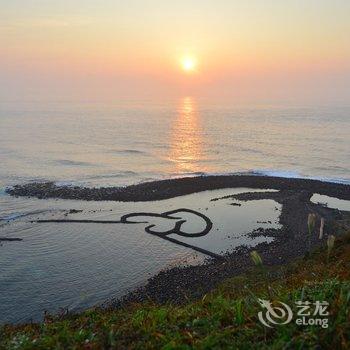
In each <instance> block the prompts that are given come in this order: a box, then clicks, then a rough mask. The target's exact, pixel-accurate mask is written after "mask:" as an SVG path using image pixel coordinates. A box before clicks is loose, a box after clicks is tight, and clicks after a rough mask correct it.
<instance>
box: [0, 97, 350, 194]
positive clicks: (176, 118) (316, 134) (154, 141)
mask: <svg viewBox="0 0 350 350" xmlns="http://www.w3.org/2000/svg"><path fill="white" fill-rule="evenodd" d="M349 135H350V107H341V106H337V107H334V106H333V107H322V108H321V107H314V108H312V107H305V108H301V107H266V106H256V107H253V106H252V107H238V106H235V104H234V103H233V102H208V101H202V100H200V99H195V98H191V97H184V98H180V99H177V100H170V101H166V102H162V101H157V102H151V101H123V102H117V101H116V102H113V103H74V102H61V103H58V102H45V103H42V102H26V103H23V102H21V103H19V102H11V103H4V102H3V103H0V161H1V167H0V187H1V188H2V189H4V187H5V186H11V185H14V184H17V183H25V182H30V181H56V182H58V183H63V184H67V183H68V184H77V185H84V186H125V185H129V184H134V183H139V182H144V181H150V180H156V179H164V178H173V177H183V176H194V175H205V174H222V173H240V172H248V173H257V174H268V175H277V176H287V177H313V178H321V179H328V180H332V181H342V182H349V181H350V172H349V169H350V157H349V150H350V138H349Z"/></svg>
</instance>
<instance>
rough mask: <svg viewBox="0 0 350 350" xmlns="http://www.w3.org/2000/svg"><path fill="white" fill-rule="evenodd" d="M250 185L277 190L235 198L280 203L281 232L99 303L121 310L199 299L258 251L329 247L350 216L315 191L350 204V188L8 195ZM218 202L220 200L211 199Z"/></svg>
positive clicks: (273, 253)
mask: <svg viewBox="0 0 350 350" xmlns="http://www.w3.org/2000/svg"><path fill="white" fill-rule="evenodd" d="M237 187H246V188H252V189H275V190H278V192H246V193H244V194H238V195H234V196H232V198H236V199H239V200H242V201H249V200H260V199H273V200H275V201H277V202H278V203H280V204H282V211H281V215H280V218H279V221H280V224H281V225H282V228H281V229H267V230H264V231H260V232H251V233H250V234H251V235H254V234H255V233H259V234H260V235H261V234H263V235H266V236H270V237H274V240H273V242H271V243H260V244H258V245H257V246H255V247H254V248H249V247H244V246H243V247H240V248H239V249H237V250H235V251H233V252H231V253H228V254H226V255H225V256H224V257H223V259H210V260H208V261H207V262H206V263H204V264H201V265H196V266H182V267H172V268H169V269H165V270H163V271H161V272H159V273H158V274H157V275H155V276H153V277H151V278H150V279H148V281H147V282H146V284H145V285H143V286H141V287H140V288H138V289H136V290H131V291H130V292H129V293H127V294H126V295H125V296H124V297H121V298H118V299H113V298H111V299H109V300H107V301H105V302H104V303H102V304H100V306H102V307H103V308H120V307H123V306H126V305H128V304H130V303H135V302H136V303H139V302H145V301H151V302H155V303H159V304H164V303H169V302H171V303H175V304H181V303H183V302H186V301H188V300H191V299H198V298H200V297H202V296H203V295H205V294H206V293H208V292H210V291H211V290H213V289H214V288H215V287H217V286H218V285H219V284H220V283H221V282H223V281H224V280H226V279H227V278H231V277H234V276H237V275H239V274H241V273H244V272H245V271H247V270H248V269H250V268H251V267H252V262H251V259H250V252H251V251H252V250H256V251H257V252H258V253H259V254H260V255H261V257H262V259H263V261H264V265H267V266H275V265H284V264H286V263H289V262H291V261H294V260H296V259H297V258H300V257H303V256H305V255H307V254H309V251H311V250H314V249H316V248H317V247H319V246H321V245H326V240H327V235H330V234H335V235H337V223H338V222H340V221H342V222H343V221H344V220H345V222H346V223H349V222H350V212H342V211H339V210H338V209H332V208H328V207H325V206H324V205H322V204H319V203H313V202H311V201H310V198H311V196H312V195H313V194H314V193H319V194H323V195H328V196H331V197H336V198H339V199H344V200H350V185H345V184H337V183H328V182H322V181H319V180H309V179H295V178H293V179H288V178H276V177H267V176H255V175H254V176H251V175H227V176H209V177H193V178H182V179H171V180H162V181H152V182H148V183H142V184H138V185H132V186H128V187H123V188H120V187H111V188H91V189H90V188H81V187H69V186H56V185H55V184H54V183H31V184H26V185H17V186H14V187H13V188H12V189H8V190H7V191H6V192H7V193H8V194H10V195H13V196H27V197H36V198H41V199H46V198H60V199H74V200H89V201H91V200H95V201H103V200H114V201H124V202H129V201H144V202H146V201H154V200H162V199H168V198H172V197H177V196H182V195H187V194H191V193H195V192H201V191H207V190H214V189H223V188H237ZM213 199H214V200H218V199H215V198H213ZM309 213H315V214H316V215H317V223H316V230H317V229H318V227H319V224H320V219H321V217H322V218H324V219H325V222H326V225H325V234H324V237H323V239H322V240H320V239H319V238H318V232H316V231H315V232H314V233H313V234H312V235H311V236H310V234H309V233H308V227H307V219H308V214H309Z"/></svg>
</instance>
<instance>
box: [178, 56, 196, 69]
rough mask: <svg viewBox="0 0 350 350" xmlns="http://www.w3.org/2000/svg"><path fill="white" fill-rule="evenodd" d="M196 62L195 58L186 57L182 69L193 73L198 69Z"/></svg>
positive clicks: (182, 62)
mask: <svg viewBox="0 0 350 350" xmlns="http://www.w3.org/2000/svg"><path fill="white" fill-rule="evenodd" d="M196 64H197V62H196V60H195V59H194V58H193V57H184V58H183V59H182V61H181V65H182V69H183V70H184V71H186V72H191V71H193V70H194V69H195V68H196Z"/></svg>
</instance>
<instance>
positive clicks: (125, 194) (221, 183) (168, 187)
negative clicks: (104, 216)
mask: <svg viewBox="0 0 350 350" xmlns="http://www.w3.org/2000/svg"><path fill="white" fill-rule="evenodd" d="M237 187H247V188H259V189H275V190H307V191H310V192H311V191H312V192H315V193H319V194H323V195H328V196H333V197H337V198H339V199H345V200H350V184H343V183H336V182H326V181H321V180H315V179H303V178H285V177H273V176H264V175H262V176H260V175H209V176H195V177H184V178H176V179H167V180H155V181H150V182H144V183H140V184H135V185H129V186H125V187H117V186H115V187H98V188H97V187H92V188H87V187H79V186H66V185H64V186H58V185H56V184H55V183H54V182H32V183H27V184H22V185H14V186H12V187H10V188H6V189H5V192H6V193H7V194H9V195H11V196H21V197H35V198H39V199H48V198H60V199H74V200H87V201H104V200H106V201H120V202H146V201H154V200H162V199H169V198H173V197H178V196H183V195H187V194H192V193H196V192H202V191H207V190H216V189H224V188H237Z"/></svg>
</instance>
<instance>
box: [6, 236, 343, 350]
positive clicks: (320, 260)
mask: <svg viewBox="0 0 350 350" xmlns="http://www.w3.org/2000/svg"><path fill="white" fill-rule="evenodd" d="M326 255H327V253H326V250H325V249H322V250H319V251H317V252H315V253H314V254H313V255H312V256H311V257H310V258H309V259H307V260H305V259H304V260H301V261H299V262H297V263H294V264H292V265H288V266H284V267H279V268H274V269H269V270H268V271H265V272H263V271H261V272H259V271H256V270H252V271H251V272H250V273H248V274H245V275H242V276H239V277H236V278H233V279H230V280H227V281H225V283H223V284H222V285H221V286H220V287H219V288H217V289H216V290H215V291H213V292H212V293H211V294H208V295H206V296H204V297H203V298H202V300H199V301H195V302H191V301H188V302H187V304H186V305H182V306H173V305H166V306H159V305H152V304H141V305H133V306H130V307H128V308H126V309H122V310H99V309H96V310H88V311H86V312H83V313H81V314H79V315H71V316H65V317H61V318H50V317H48V318H47V319H46V321H45V322H44V323H42V324H26V325H20V326H5V327H3V328H2V329H1V330H0V349H3V348H4V349H51V348H55V349H99V348H118V349H123V348H136V349H154V348H162V349H189V348H193V347H194V348H198V349H215V348H217V349H222V348H223V349H225V348H238V349H257V348H258V349H301V348H315V347H316V348H320V349H327V348H332V349H342V348H343V349H346V348H348V347H349V345H348V344H347V340H348V339H350V320H349V305H350V279H349V276H350V233H348V234H347V235H346V236H344V237H343V238H342V239H341V240H337V241H336V244H335V248H334V249H333V251H332V255H331V258H330V260H329V262H328V263H327V261H326V260H327V259H326ZM267 284H268V285H269V286H270V288H269V289H268V288H267ZM302 295H303V296H304V300H309V301H316V300H320V301H322V300H326V301H328V302H329V304H330V307H329V311H330V316H329V328H327V329H324V328H321V327H320V326H297V325H296V324H295V323H293V322H292V323H290V324H289V325H288V326H286V325H285V326H284V325H280V326H276V327H275V328H271V329H270V328H265V327H264V326H263V325H261V324H260V322H259V321H258V318H257V314H258V312H259V311H261V308H260V306H259V305H258V303H257V298H265V299H273V300H277V301H283V302H286V303H287V304H288V305H290V306H293V304H294V301H296V300H300V299H302ZM293 309H294V310H295V308H294V307H293Z"/></svg>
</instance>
